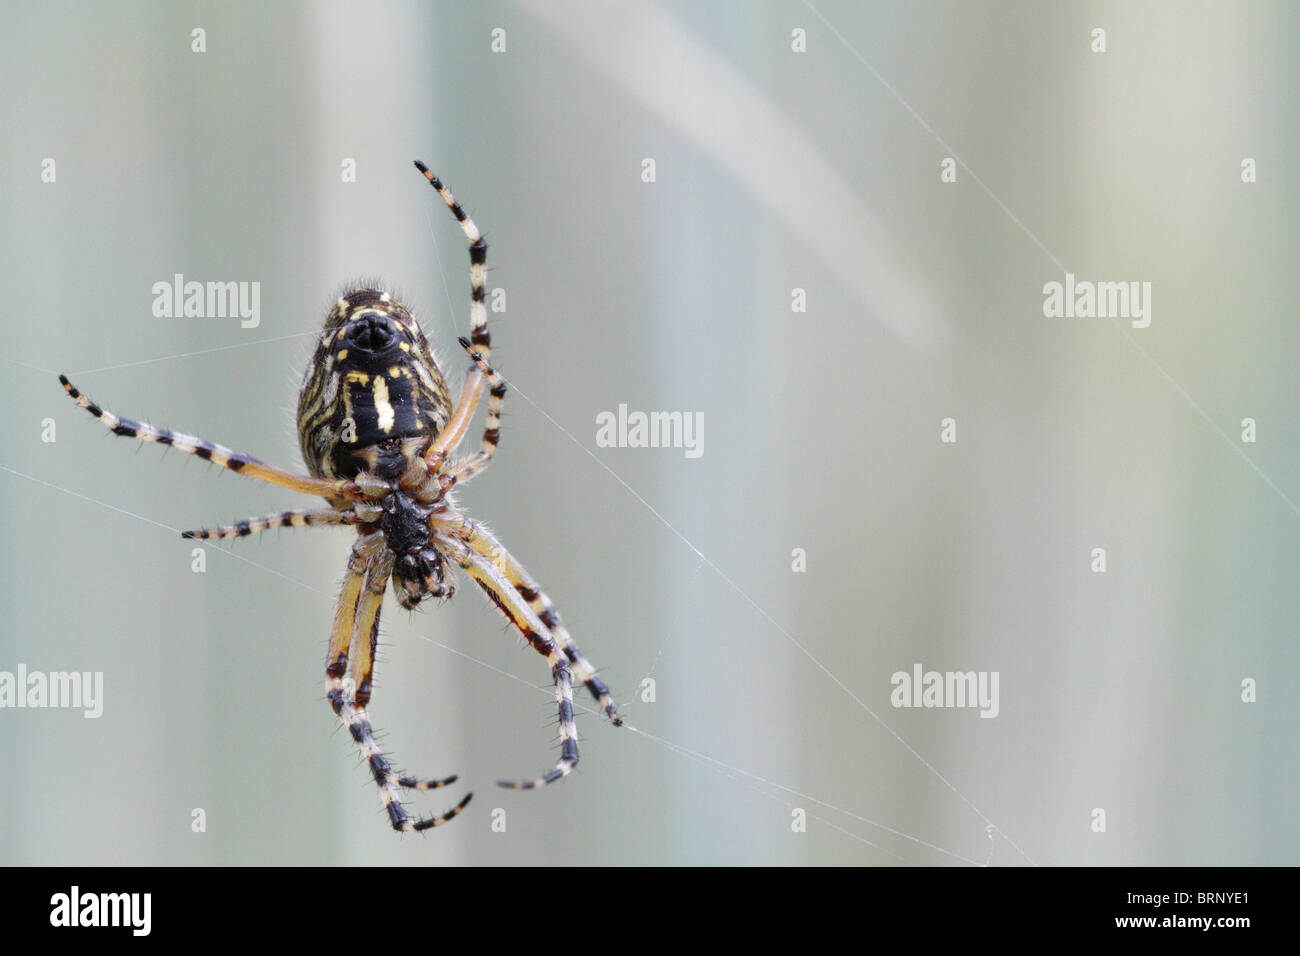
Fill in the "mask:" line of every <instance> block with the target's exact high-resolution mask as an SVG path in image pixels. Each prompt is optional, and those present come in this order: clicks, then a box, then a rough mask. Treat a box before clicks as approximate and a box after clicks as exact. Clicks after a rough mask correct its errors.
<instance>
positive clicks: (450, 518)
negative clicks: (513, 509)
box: [430, 511, 623, 727]
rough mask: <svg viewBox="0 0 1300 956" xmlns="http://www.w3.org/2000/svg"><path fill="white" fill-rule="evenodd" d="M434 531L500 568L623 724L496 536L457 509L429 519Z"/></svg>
mask: <svg viewBox="0 0 1300 956" xmlns="http://www.w3.org/2000/svg"><path fill="white" fill-rule="evenodd" d="M430 520H431V522H432V524H433V527H434V529H435V530H437V531H441V532H444V533H446V534H451V535H455V536H456V538H457V539H458V540H459V541H461V542H462V543H464V544H465V545H467V546H469V547H470V548H472V549H473V550H474V551H476V552H477V553H478V554H480V555H482V556H483V557H484V558H486V559H487V560H488V561H490V562H492V564H493V565H494V566H495V567H496V568H497V569H498V570H500V571H501V573H502V574H504V575H505V576H506V579H507V580H508V581H509V582H510V584H511V586H512V587H513V588H514V589H515V590H516V591H517V592H519V596H520V597H522V598H523V599H524V600H525V601H527V602H528V605H529V607H530V608H532V611H533V613H534V614H535V615H536V616H537V619H538V620H539V621H541V622H542V624H543V625H545V627H546V629H547V630H548V631H549V632H550V633H551V634H552V635H554V637H555V639H556V640H557V641H558V642H559V644H560V647H561V648H562V649H563V650H564V654H565V656H566V657H568V659H569V662H570V663H571V664H573V671H574V674H575V675H576V676H577V678H578V680H580V681H582V683H583V684H584V685H585V686H586V688H587V691H588V692H589V693H590V694H591V696H592V697H593V698H595V700H596V703H597V704H598V705H599V706H600V709H601V710H602V711H603V712H604V714H605V716H606V717H608V718H609V720H610V722H611V723H613V725H614V726H615V727H621V726H623V718H622V717H621V716H620V715H619V713H618V708H617V707H616V706H615V704H614V699H613V697H612V696H611V694H610V692H609V688H608V687H606V686H605V682H604V681H602V680H601V679H600V678H599V677H597V676H596V669H595V668H594V667H592V665H591V662H590V661H588V660H587V658H586V657H585V656H583V653H582V651H581V650H580V649H579V647H578V645H577V644H575V643H574V641H573V638H572V636H570V634H569V631H568V629H567V628H566V627H565V626H564V625H563V624H562V623H560V615H559V613H558V612H557V611H556V610H555V605H554V604H552V603H551V599H550V598H548V597H547V596H546V593H545V592H544V591H543V590H542V589H541V588H540V587H538V584H537V582H536V581H535V580H534V579H533V577H532V576H531V575H530V574H529V573H528V571H527V569H525V568H524V566H523V565H522V564H520V563H519V559H517V558H516V557H515V556H514V555H513V554H511V553H510V552H509V551H508V550H507V549H506V547H505V545H503V544H502V543H501V542H500V540H498V539H497V537H496V536H495V535H494V534H492V532H491V531H489V530H488V529H487V528H484V527H483V526H482V525H480V524H478V523H477V522H475V521H472V520H471V519H470V518H469V517H468V516H467V515H465V514H463V513H461V512H459V511H445V512H439V513H437V514H434V515H433V516H432V518H431V519H430Z"/></svg>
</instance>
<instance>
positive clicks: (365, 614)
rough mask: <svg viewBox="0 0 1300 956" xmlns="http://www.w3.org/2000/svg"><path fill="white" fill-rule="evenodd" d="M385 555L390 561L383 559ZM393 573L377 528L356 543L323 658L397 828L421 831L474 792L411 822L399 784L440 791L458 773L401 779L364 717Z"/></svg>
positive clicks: (334, 700) (335, 701) (330, 690)
mask: <svg viewBox="0 0 1300 956" xmlns="http://www.w3.org/2000/svg"><path fill="white" fill-rule="evenodd" d="M385 554H387V559H385V558H384V555H385ZM391 571H392V552H390V551H388V550H387V548H385V547H384V539H383V535H382V534H381V533H379V532H377V531H375V532H371V533H369V534H365V535H361V536H359V537H358V538H357V541H356V543H355V544H354V545H353V546H352V554H351V556H350V557H349V559H348V566H347V571H346V573H345V575H344V578H343V587H342V590H341V591H340V592H339V602H338V606H337V607H336V609H335V611H334V626H333V628H332V629H331V631H330V642H329V650H328V651H327V652H326V657H325V685H326V697H327V698H328V699H329V702H330V706H331V707H332V708H333V710H334V713H335V714H337V715H338V718H339V720H341V721H342V722H343V726H344V727H346V728H347V730H348V734H349V735H351V737H352V739H353V740H354V741H356V744H357V746H358V747H359V748H360V749H361V754H362V756H363V757H364V758H365V759H366V763H367V764H368V765H369V767H370V773H371V776H373V777H374V779H375V784H376V785H377V786H378V787H379V795H380V798H381V799H382V800H383V802H384V809H385V810H386V811H387V812H388V820H389V823H390V824H392V827H393V829H394V830H399V831H404V832H418V831H421V830H428V829H430V828H431V827H436V826H441V825H442V824H444V823H446V822H447V821H449V820H451V819H453V818H454V817H455V816H456V815H457V814H459V813H460V812H461V811H462V810H463V809H465V805H466V804H468V803H469V801H470V799H471V798H472V797H473V794H472V793H467V794H466V795H465V797H464V799H462V800H461V801H460V803H458V804H457V805H456V806H454V807H452V808H451V809H450V810H448V811H447V812H446V813H443V814H442V815H441V816H437V817H422V818H419V819H415V820H412V819H411V818H410V817H409V816H408V815H407V813H406V809H405V808H404V807H403V806H402V802H401V800H400V799H399V798H398V796H397V792H396V788H397V787H405V788H408V789H414V790H436V789H438V788H439V787H445V786H447V785H448V784H449V783H453V782H455V780H456V777H454V776H452V777H447V778H445V779H442V780H418V779H416V778H413V777H400V776H398V775H397V774H396V773H395V772H394V771H393V768H392V765H391V764H390V763H389V762H388V758H387V757H385V756H384V754H383V752H382V751H381V750H380V749H379V746H378V744H376V743H375V737H374V730H373V728H372V727H371V725H370V718H369V717H368V716H367V715H366V705H367V704H368V703H369V701H370V691H371V676H372V673H373V668H374V651H375V643H376V641H377V640H378V635H379V609H380V605H381V604H382V603H383V599H384V588H385V587H386V586H387V583H388V575H389V573H390V572H391ZM354 641H355V642H356V644H357V645H358V646H357V651H356V657H355V658H354V659H353V669H352V673H353V681H354V691H353V697H351V698H349V696H348V695H347V693H346V691H345V688H344V685H343V674H344V672H345V671H346V670H347V663H348V652H349V648H350V647H351V645H352V643H353V642H354Z"/></svg>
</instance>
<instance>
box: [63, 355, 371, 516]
mask: <svg viewBox="0 0 1300 956" xmlns="http://www.w3.org/2000/svg"><path fill="white" fill-rule="evenodd" d="M59 381H60V382H61V383H62V384H63V389H64V391H66V392H67V393H68V394H69V395H70V396H72V400H73V401H74V402H76V403H77V404H78V405H80V406H81V407H82V408H84V409H85V410H86V411H88V412H90V414H91V415H93V416H94V417H95V418H96V419H97V420H98V421H99V423H100V424H101V425H103V426H104V427H105V428H107V429H108V430H109V431H111V432H112V433H113V434H114V435H122V436H124V437H126V438H138V439H139V440H140V441H147V442H156V443H157V444H159V445H170V446H171V447H172V448H175V449H177V450H178V451H183V452H185V453H186V454H188V455H197V456H198V457H199V458H202V459H204V460H205V461H210V462H212V463H213V464H214V465H220V466H221V467H222V468H226V469H229V470H230V471H233V472H236V473H238V474H241V475H245V476H247V477H249V478H257V479H259V480H260V481H265V482H269V483H270V484H273V485H279V486H280V487H281V488H288V489H290V490H291V491H301V492H302V493H303V494H308V495H319V496H320V497H322V498H330V499H335V498H344V499H349V500H356V499H358V498H362V497H364V494H363V493H362V491H361V489H360V488H359V487H358V486H357V483H356V482H353V481H346V480H342V479H339V480H335V481H331V480H328V479H325V478H311V477H308V476H307V475H296V474H294V473H293V472H291V471H285V470H284V469H283V468H277V467H276V466H275V465H268V464H267V463H266V462H264V461H261V460H260V459H257V458H254V457H253V456H251V455H244V454H241V453H240V452H237V451H231V450H230V449H229V448H227V447H225V446H224V445H218V444H216V443H215V442H210V441H207V440H206V439H203V438H196V437H194V436H193V435H186V434H184V433H183V432H174V431H171V430H169V429H166V428H158V427H157V426H154V425H150V424H149V423H148V422H135V421H131V419H129V418H119V417H118V416H116V415H114V414H113V413H112V412H110V411H109V410H108V409H106V408H102V407H100V406H99V405H96V404H95V403H94V402H92V401H91V400H90V399H88V398H87V397H86V396H85V395H83V394H81V392H80V391H78V390H77V388H76V386H74V385H73V384H72V383H71V382H69V381H68V378H67V376H66V375H60V376H59Z"/></svg>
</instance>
